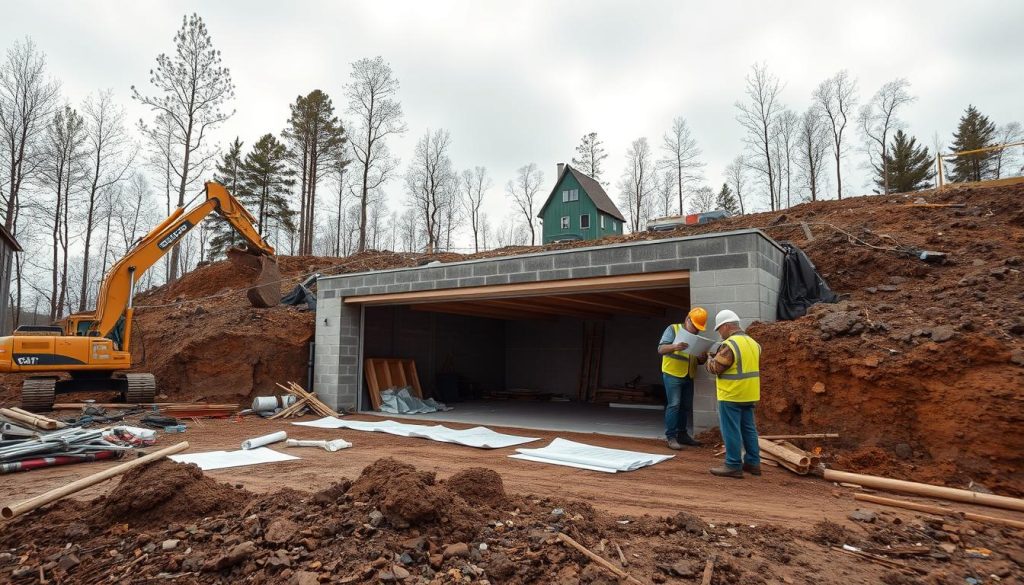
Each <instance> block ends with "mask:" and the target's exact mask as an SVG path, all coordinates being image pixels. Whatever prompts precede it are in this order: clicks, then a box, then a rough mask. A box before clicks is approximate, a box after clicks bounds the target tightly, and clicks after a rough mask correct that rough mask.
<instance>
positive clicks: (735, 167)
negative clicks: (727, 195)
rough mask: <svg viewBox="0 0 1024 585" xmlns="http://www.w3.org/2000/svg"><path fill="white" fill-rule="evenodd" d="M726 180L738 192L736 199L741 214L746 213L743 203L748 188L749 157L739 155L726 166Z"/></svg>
mask: <svg viewBox="0 0 1024 585" xmlns="http://www.w3.org/2000/svg"><path fill="white" fill-rule="evenodd" d="M725 178H726V182H727V183H728V184H729V186H730V187H732V190H733V192H735V193H736V200H737V201H739V204H740V215H742V214H744V213H746V208H745V207H744V203H743V193H744V192H745V191H746V189H747V157H745V156H743V155H742V154H741V155H738V156H737V157H736V158H734V159H733V160H732V162H731V163H729V164H728V166H726V167H725Z"/></svg>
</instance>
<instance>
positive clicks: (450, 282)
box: [430, 278, 459, 289]
mask: <svg viewBox="0 0 1024 585" xmlns="http://www.w3.org/2000/svg"><path fill="white" fill-rule="evenodd" d="M458 287H459V279H457V278H443V279H441V280H435V281H434V282H433V283H432V284H431V286H430V288H433V289H446V288H458Z"/></svg>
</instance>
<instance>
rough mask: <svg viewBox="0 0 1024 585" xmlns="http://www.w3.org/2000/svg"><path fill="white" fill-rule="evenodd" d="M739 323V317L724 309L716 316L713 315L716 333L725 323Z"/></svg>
mask: <svg viewBox="0 0 1024 585" xmlns="http://www.w3.org/2000/svg"><path fill="white" fill-rule="evenodd" d="M739 322H740V316H739V315H737V314H736V313H734V312H732V311H730V310H729V309H725V310H723V311H719V312H718V314H717V315H715V331H718V328H719V327H721V326H722V325H725V324H726V323H739Z"/></svg>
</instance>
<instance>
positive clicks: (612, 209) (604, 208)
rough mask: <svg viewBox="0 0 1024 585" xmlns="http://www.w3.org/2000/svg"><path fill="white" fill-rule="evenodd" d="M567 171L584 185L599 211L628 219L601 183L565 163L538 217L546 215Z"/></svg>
mask: <svg viewBox="0 0 1024 585" xmlns="http://www.w3.org/2000/svg"><path fill="white" fill-rule="evenodd" d="M566 173H572V176H573V177H575V179H576V182H577V183H579V184H580V187H583V191H584V192H585V193H586V194H587V197H590V200H591V201H593V202H594V205H595V206H596V207H597V209H598V211H601V212H603V213H607V214H608V215H610V216H612V217H614V218H615V219H617V220H619V221H622V222H625V221H626V218H625V217H623V216H622V212H621V211H619V208H618V207H616V206H615V203H613V202H612V199H611V197H609V196H608V194H607V193H605V191H604V187H602V186H601V183H598V182H597V181H595V180H594V179H592V178H591V177H588V176H587V175H584V174H583V173H581V172H579V171H577V170H576V169H574V168H572V167H571V166H569V165H565V168H563V169H562V174H560V175H558V179H557V180H556V181H555V186H554V187H552V189H551V194H550V195H548V199H547V201H545V202H544V206H543V207H541V208H540V212H539V213H538V214H537V217H540V216H541V215H544V210H545V209H547V207H548V204H549V203H551V199H552V198H553V197H554V196H555V193H557V192H558V187H559V186H560V185H561V184H562V179H563V178H565V174H566Z"/></svg>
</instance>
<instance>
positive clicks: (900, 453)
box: [892, 443, 914, 459]
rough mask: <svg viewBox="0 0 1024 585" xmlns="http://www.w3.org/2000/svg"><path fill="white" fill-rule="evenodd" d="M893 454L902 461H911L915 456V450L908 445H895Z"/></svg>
mask: <svg viewBox="0 0 1024 585" xmlns="http://www.w3.org/2000/svg"><path fill="white" fill-rule="evenodd" d="M892 452H893V453H895V454H896V456H897V457H899V458H900V459H910V458H912V457H913V456H914V450H913V449H912V448H911V447H910V445H908V444H906V443H897V444H896V445H893V448H892Z"/></svg>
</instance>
